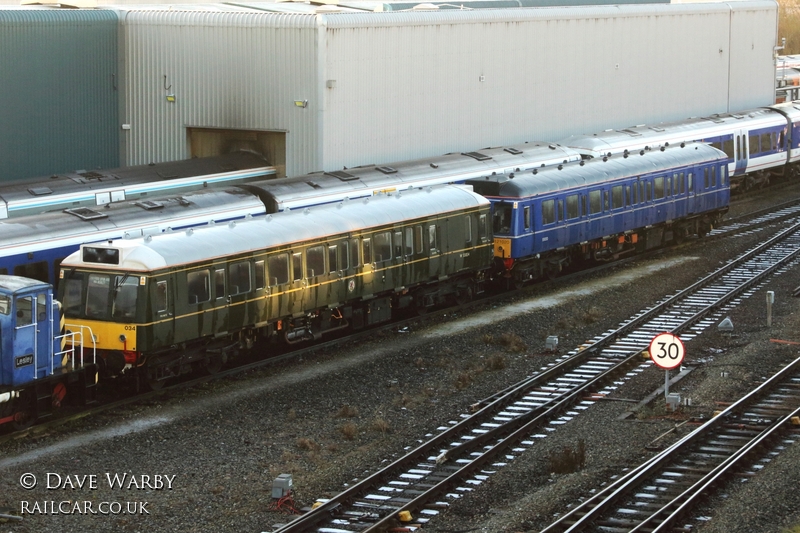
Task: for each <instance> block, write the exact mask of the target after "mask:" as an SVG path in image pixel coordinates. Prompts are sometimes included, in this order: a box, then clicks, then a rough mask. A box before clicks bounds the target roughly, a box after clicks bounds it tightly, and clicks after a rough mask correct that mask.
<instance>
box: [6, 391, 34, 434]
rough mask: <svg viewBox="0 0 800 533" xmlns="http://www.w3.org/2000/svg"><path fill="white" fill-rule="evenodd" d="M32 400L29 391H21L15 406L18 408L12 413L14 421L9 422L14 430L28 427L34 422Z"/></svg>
mask: <svg viewBox="0 0 800 533" xmlns="http://www.w3.org/2000/svg"><path fill="white" fill-rule="evenodd" d="M34 401H35V400H34V398H33V396H32V395H31V394H30V393H29V392H25V393H23V395H22V398H21V399H20V401H19V403H18V406H17V409H18V410H17V412H16V413H14V421H13V422H12V423H11V425H12V426H13V428H14V429H15V430H16V431H22V430H23V429H28V428H29V427H31V426H32V425H33V423H34V422H36V411H35V409H34V407H35V405H34Z"/></svg>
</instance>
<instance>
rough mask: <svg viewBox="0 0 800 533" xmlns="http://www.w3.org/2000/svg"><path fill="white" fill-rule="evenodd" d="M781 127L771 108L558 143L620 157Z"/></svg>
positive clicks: (781, 119) (780, 119)
mask: <svg viewBox="0 0 800 533" xmlns="http://www.w3.org/2000/svg"><path fill="white" fill-rule="evenodd" d="M780 125H784V126H785V125H786V118H785V117H783V116H782V115H781V114H780V113H779V112H777V111H776V110H774V109H770V108H759V109H751V110H748V111H742V112H741V113H725V114H718V115H711V116H707V117H696V118H690V119H687V120H681V121H676V122H662V123H659V124H650V125H647V124H640V125H638V126H631V127H629V128H624V129H620V130H606V131H603V132H600V133H595V134H591V135H589V134H586V135H572V136H570V137H567V138H566V139H562V140H561V141H559V144H563V145H564V146H568V147H570V148H574V149H575V150H577V151H578V152H580V153H582V154H586V155H592V156H594V157H599V156H602V155H603V154H607V153H609V152H610V153H612V154H618V153H621V152H623V151H625V150H630V151H633V150H641V149H642V148H644V147H645V146H649V147H650V148H658V147H660V146H663V145H665V144H666V143H669V144H671V145H672V144H680V143H682V142H692V141H701V140H707V139H709V138H713V137H718V136H720V135H723V134H726V133H727V134H729V133H732V132H733V131H734V130H735V129H736V128H762V127H769V126H780Z"/></svg>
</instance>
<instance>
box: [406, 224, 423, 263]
mask: <svg viewBox="0 0 800 533" xmlns="http://www.w3.org/2000/svg"><path fill="white" fill-rule="evenodd" d="M417 227H419V226H417ZM403 238H404V239H405V241H404V244H405V247H404V248H403V255H405V256H406V257H410V256H412V255H414V228H412V227H411V226H408V227H407V228H405V229H404V230H403Z"/></svg>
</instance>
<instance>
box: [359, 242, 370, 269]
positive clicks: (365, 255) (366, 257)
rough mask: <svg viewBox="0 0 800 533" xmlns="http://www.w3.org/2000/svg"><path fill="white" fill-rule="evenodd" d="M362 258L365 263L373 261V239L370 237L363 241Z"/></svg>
mask: <svg viewBox="0 0 800 533" xmlns="http://www.w3.org/2000/svg"><path fill="white" fill-rule="evenodd" d="M361 258H362V260H363V261H364V264H365V265H368V264H370V263H372V241H371V240H370V239H369V238H367V239H364V240H362V241H361Z"/></svg>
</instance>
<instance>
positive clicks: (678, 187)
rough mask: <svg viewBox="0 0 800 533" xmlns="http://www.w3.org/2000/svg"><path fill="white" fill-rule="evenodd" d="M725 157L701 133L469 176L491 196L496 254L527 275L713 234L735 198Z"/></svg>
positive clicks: (513, 273) (517, 274)
mask: <svg viewBox="0 0 800 533" xmlns="http://www.w3.org/2000/svg"><path fill="white" fill-rule="evenodd" d="M726 162H727V157H726V155H725V154H724V153H723V152H721V151H720V150H717V149H715V148H713V147H711V146H709V145H705V144H701V143H696V144H689V145H685V146H684V145H682V146H674V147H670V148H665V149H663V150H655V151H652V152H649V151H645V150H642V151H641V153H637V154H633V155H618V156H615V157H610V158H608V157H604V158H602V159H593V160H590V161H585V162H584V161H582V162H580V163H574V164H569V165H562V166H559V167H558V168H550V169H543V170H541V171H537V172H528V173H524V174H520V175H516V176H514V177H511V178H507V177H500V176H490V177H486V178H484V179H479V180H469V181H467V184H469V185H472V186H473V188H474V190H475V192H477V193H479V194H481V195H483V196H485V197H487V198H488V199H489V200H490V202H492V207H493V229H494V239H495V240H494V247H495V257H497V259H498V260H499V261H501V262H502V264H503V269H504V270H505V275H506V276H507V277H509V278H512V279H513V280H514V281H515V282H517V283H521V282H524V281H527V280H529V279H534V278H537V277H539V276H541V275H546V274H555V273H558V272H559V271H561V269H563V268H564V267H565V266H567V265H569V264H570V263H571V262H572V261H574V260H576V259H582V260H585V259H594V260H606V259H613V258H617V257H619V256H620V255H621V254H624V253H628V252H633V251H635V250H637V249H649V248H653V247H656V246H660V245H661V244H663V243H664V242H667V241H670V240H674V239H678V240H680V239H682V238H683V237H686V236H688V235H693V234H700V235H703V234H705V233H706V232H707V231H708V230H709V229H710V228H711V227H712V226H713V225H714V224H716V223H718V221H719V219H720V217H721V216H722V214H723V213H725V212H726V211H727V208H728V203H729V201H730V183H729V179H728V167H727V164H726Z"/></svg>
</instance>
